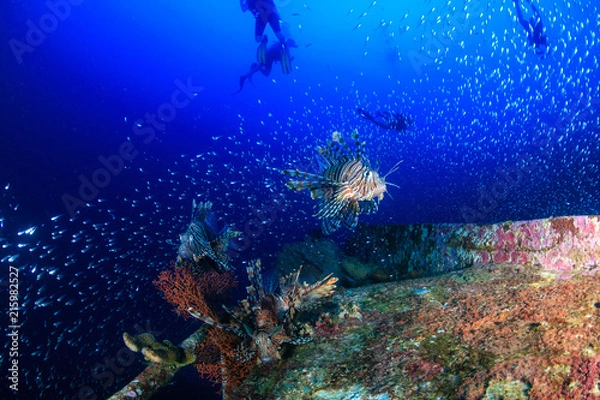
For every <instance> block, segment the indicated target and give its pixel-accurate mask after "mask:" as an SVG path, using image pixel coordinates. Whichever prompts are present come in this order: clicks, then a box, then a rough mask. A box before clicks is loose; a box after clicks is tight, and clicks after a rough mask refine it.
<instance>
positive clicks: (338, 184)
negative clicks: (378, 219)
mask: <svg viewBox="0 0 600 400" xmlns="http://www.w3.org/2000/svg"><path fill="white" fill-rule="evenodd" d="M352 139H353V140H354V143H355V145H356V150H355V151H354V152H352V151H351V150H350V147H349V146H348V144H347V143H346V142H345V140H344V138H343V137H342V134H341V133H340V132H334V133H333V136H332V140H331V141H328V142H327V146H325V147H318V148H317V150H318V151H319V154H320V155H321V157H322V158H323V160H322V162H321V164H322V171H321V173H320V174H311V173H308V172H302V171H299V170H297V169H295V170H289V169H288V170H284V171H282V172H283V173H284V174H286V175H290V176H293V177H297V178H302V179H298V180H291V181H289V182H288V183H286V186H287V187H289V188H290V189H292V190H295V191H300V190H304V189H309V190H310V194H311V197H312V198H313V199H318V200H319V203H318V211H317V214H316V216H317V217H318V218H320V219H321V220H322V221H323V222H322V230H323V233H325V234H326V235H328V234H330V233H331V232H333V231H335V230H336V229H338V228H339V227H340V225H344V226H345V227H347V228H349V229H354V228H356V225H357V223H358V215H359V214H360V213H361V212H362V211H364V212H366V213H367V214H369V213H372V212H376V211H377V209H378V207H379V201H381V200H383V194H384V193H385V192H387V187H386V184H388V185H392V184H391V183H389V182H386V181H385V178H386V177H387V176H388V175H389V174H391V173H392V172H394V171H396V169H397V168H398V165H399V164H400V162H398V163H397V164H396V165H394V167H393V168H392V169H391V170H390V172H388V173H387V174H386V175H385V176H379V173H378V172H377V171H375V170H373V169H372V168H371V166H370V163H369V160H368V159H367V157H366V156H365V154H364V145H365V144H364V142H361V141H360V140H359V137H358V131H357V130H354V132H353V133H352Z"/></svg>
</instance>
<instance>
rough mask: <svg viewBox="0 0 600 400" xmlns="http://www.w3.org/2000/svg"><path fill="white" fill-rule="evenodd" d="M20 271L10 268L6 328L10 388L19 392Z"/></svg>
mask: <svg viewBox="0 0 600 400" xmlns="http://www.w3.org/2000/svg"><path fill="white" fill-rule="evenodd" d="M19 307H20V301H19V269H18V268H17V267H14V266H12V265H9V266H8V326H7V327H6V330H7V332H8V333H7V336H8V338H9V343H10V346H9V347H8V358H7V360H8V365H9V366H8V382H9V383H8V387H9V388H10V390H11V391H12V392H13V393H15V394H17V393H18V392H19V377H20V376H19V344H20V341H21V335H20V332H19V331H20V329H21V323H20V319H19Z"/></svg>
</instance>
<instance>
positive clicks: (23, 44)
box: [8, 0, 84, 64]
mask: <svg viewBox="0 0 600 400" xmlns="http://www.w3.org/2000/svg"><path fill="white" fill-rule="evenodd" d="M83 1H84V0H48V1H46V3H45V5H46V8H48V12H47V13H45V14H43V15H42V16H41V17H40V18H39V19H38V21H37V23H35V22H34V21H32V20H30V19H28V20H27V21H26V22H25V25H26V27H27V30H26V31H25V36H24V40H18V39H15V38H12V39H10V40H9V41H8V46H9V47H10V49H11V51H12V53H13V55H14V56H15V60H16V61H17V63H19V64H23V56H24V55H25V54H27V53H33V51H34V50H35V49H36V48H38V47H40V46H41V45H42V44H43V43H44V42H45V41H46V37H47V36H48V35H49V34H51V33H52V32H54V31H56V29H57V28H58V26H59V25H60V23H61V22H64V21H65V20H66V19H67V18H69V16H70V15H71V9H72V6H78V5H80V4H81V3H83Z"/></svg>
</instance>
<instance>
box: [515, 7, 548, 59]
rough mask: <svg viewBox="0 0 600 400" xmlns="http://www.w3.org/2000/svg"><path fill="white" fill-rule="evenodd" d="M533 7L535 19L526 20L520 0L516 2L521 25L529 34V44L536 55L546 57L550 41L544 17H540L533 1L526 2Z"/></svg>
mask: <svg viewBox="0 0 600 400" xmlns="http://www.w3.org/2000/svg"><path fill="white" fill-rule="evenodd" d="M526 1H527V2H528V3H529V5H530V6H531V11H533V17H531V18H529V20H526V19H525V18H524V17H523V11H522V10H521V5H520V4H519V0H514V2H515V8H516V11H517V18H518V19H519V23H520V24H521V25H522V26H523V28H524V29H525V32H527V42H528V43H529V44H530V45H532V46H533V48H534V51H535V54H537V55H544V54H546V53H548V39H547V37H546V34H545V33H544V24H543V23H542V17H541V16H540V12H539V10H538V9H537V8H536V6H535V5H534V4H533V3H531V0H526Z"/></svg>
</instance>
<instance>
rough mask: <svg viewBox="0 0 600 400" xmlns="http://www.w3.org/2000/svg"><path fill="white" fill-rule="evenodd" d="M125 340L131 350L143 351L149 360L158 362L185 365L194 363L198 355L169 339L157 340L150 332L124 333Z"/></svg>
mask: <svg viewBox="0 0 600 400" xmlns="http://www.w3.org/2000/svg"><path fill="white" fill-rule="evenodd" d="M123 341H124V342H125V345H126V346H127V347H128V348H129V350H131V351H135V352H141V353H142V354H143V355H144V358H145V359H146V360H148V361H151V362H153V363H157V364H164V365H174V366H184V365H188V364H191V363H193V362H194V361H195V360H196V356H195V355H194V354H193V353H191V352H188V351H186V350H185V349H183V348H182V347H180V346H176V345H174V344H173V343H171V342H170V341H168V340H164V341H162V342H157V341H156V339H155V338H154V336H152V335H151V334H149V333H142V334H140V335H137V336H131V335H130V334H128V333H127V332H125V333H124V334H123Z"/></svg>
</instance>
